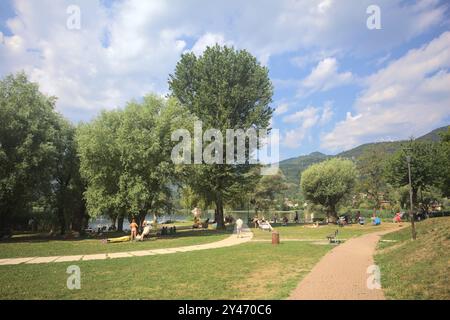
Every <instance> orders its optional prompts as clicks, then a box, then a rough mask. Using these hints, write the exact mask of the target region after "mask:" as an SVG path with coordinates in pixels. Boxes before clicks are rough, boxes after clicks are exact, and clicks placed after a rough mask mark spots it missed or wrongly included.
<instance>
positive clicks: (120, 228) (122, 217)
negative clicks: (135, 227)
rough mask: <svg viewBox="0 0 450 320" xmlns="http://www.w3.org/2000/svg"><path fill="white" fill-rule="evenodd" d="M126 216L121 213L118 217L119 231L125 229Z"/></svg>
mask: <svg viewBox="0 0 450 320" xmlns="http://www.w3.org/2000/svg"><path fill="white" fill-rule="evenodd" d="M124 219H125V218H124V216H123V215H120V216H119V217H118V218H117V231H123V220H124Z"/></svg>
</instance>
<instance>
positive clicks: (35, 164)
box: [0, 73, 61, 231]
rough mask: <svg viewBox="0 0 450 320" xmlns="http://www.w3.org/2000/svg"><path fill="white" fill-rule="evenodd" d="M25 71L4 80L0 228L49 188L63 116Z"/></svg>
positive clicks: (28, 208)
mask: <svg viewBox="0 0 450 320" xmlns="http://www.w3.org/2000/svg"><path fill="white" fill-rule="evenodd" d="M55 101H56V98H54V97H48V96H46V95H44V94H42V93H41V92H40V91H39V87H38V85H37V84H35V83H31V82H29V81H28V79H27V77H26V76H25V74H24V73H19V74H17V75H9V76H7V77H6V78H4V79H3V80H1V81H0V160H1V165H0V215H1V216H0V231H5V230H7V229H9V228H10V227H11V223H12V222H13V221H14V219H15V217H17V216H19V215H25V214H26V213H29V212H31V210H32V204H33V202H34V201H36V200H38V199H39V198H40V197H41V196H42V195H43V194H48V193H50V189H51V180H52V175H53V172H54V171H53V168H54V166H55V163H56V158H57V155H58V154H57V139H58V130H59V125H60V122H61V117H60V116H59V115H58V114H57V113H56V112H55V110H54V107H55Z"/></svg>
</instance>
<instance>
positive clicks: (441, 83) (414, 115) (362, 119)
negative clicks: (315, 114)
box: [322, 32, 450, 150]
mask: <svg viewBox="0 0 450 320" xmlns="http://www.w3.org/2000/svg"><path fill="white" fill-rule="evenodd" d="M449 68H450V32H445V33H443V34H441V35H440V36H439V37H437V38H436V39H434V40H432V41H431V42H430V43H428V44H427V45H425V46H423V47H421V48H419V49H414V50H411V51H409V52H408V53H407V54H405V55H404V56H403V57H401V58H399V59H397V60H395V61H393V62H391V63H390V64H388V66H387V67H385V68H383V69H381V70H379V71H378V72H377V73H375V74H373V75H371V76H369V77H368V78H367V79H366V80H365V86H366V88H365V90H364V91H363V93H362V94H361V96H360V97H358V99H357V100H356V102H355V105H354V110H355V114H356V116H352V115H351V114H348V115H347V119H345V120H344V121H341V122H339V123H338V124H337V125H336V126H335V128H334V129H333V131H331V132H330V133H328V134H326V135H325V136H323V138H322V147H323V148H325V149H328V150H342V149H348V148H351V147H354V146H356V145H358V144H360V143H364V142H369V141H373V140H382V139H385V137H388V136H389V137H390V136H395V137H398V138H400V139H401V138H403V139H407V138H409V137H410V136H415V137H417V136H420V135H422V134H424V133H426V132H427V131H429V130H430V128H435V127H437V126H440V125H445V124H447V123H446V121H448V119H449V117H450V107H449V106H450V90H449V88H450V73H449Z"/></svg>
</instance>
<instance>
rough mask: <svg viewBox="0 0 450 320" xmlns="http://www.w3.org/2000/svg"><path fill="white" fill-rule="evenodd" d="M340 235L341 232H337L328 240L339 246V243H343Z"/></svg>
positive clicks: (330, 235)
mask: <svg viewBox="0 0 450 320" xmlns="http://www.w3.org/2000/svg"><path fill="white" fill-rule="evenodd" d="M338 233H339V230H336V231H335V232H334V233H332V234H329V235H328V236H327V239H328V241H329V242H330V244H339V243H341V240H339V239H338V238H337V235H338Z"/></svg>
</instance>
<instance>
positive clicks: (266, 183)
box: [251, 171, 288, 214]
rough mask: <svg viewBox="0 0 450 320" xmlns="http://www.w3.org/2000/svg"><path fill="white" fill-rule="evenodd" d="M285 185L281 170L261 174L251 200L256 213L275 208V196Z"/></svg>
mask: <svg viewBox="0 0 450 320" xmlns="http://www.w3.org/2000/svg"><path fill="white" fill-rule="evenodd" d="M287 187H288V185H287V183H286V178H285V176H284V175H283V173H282V172H281V171H278V173H277V174H275V175H269V176H262V177H261V178H260V180H259V182H258V183H257V184H256V187H255V191H254V193H253V196H252V200H251V202H252V204H253V205H254V207H255V212H256V214H257V213H258V212H259V211H262V212H265V213H267V212H268V211H269V210H271V209H275V207H276V205H277V196H278V195H279V194H280V193H281V192H283V191H284V190H286V189H287Z"/></svg>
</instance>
